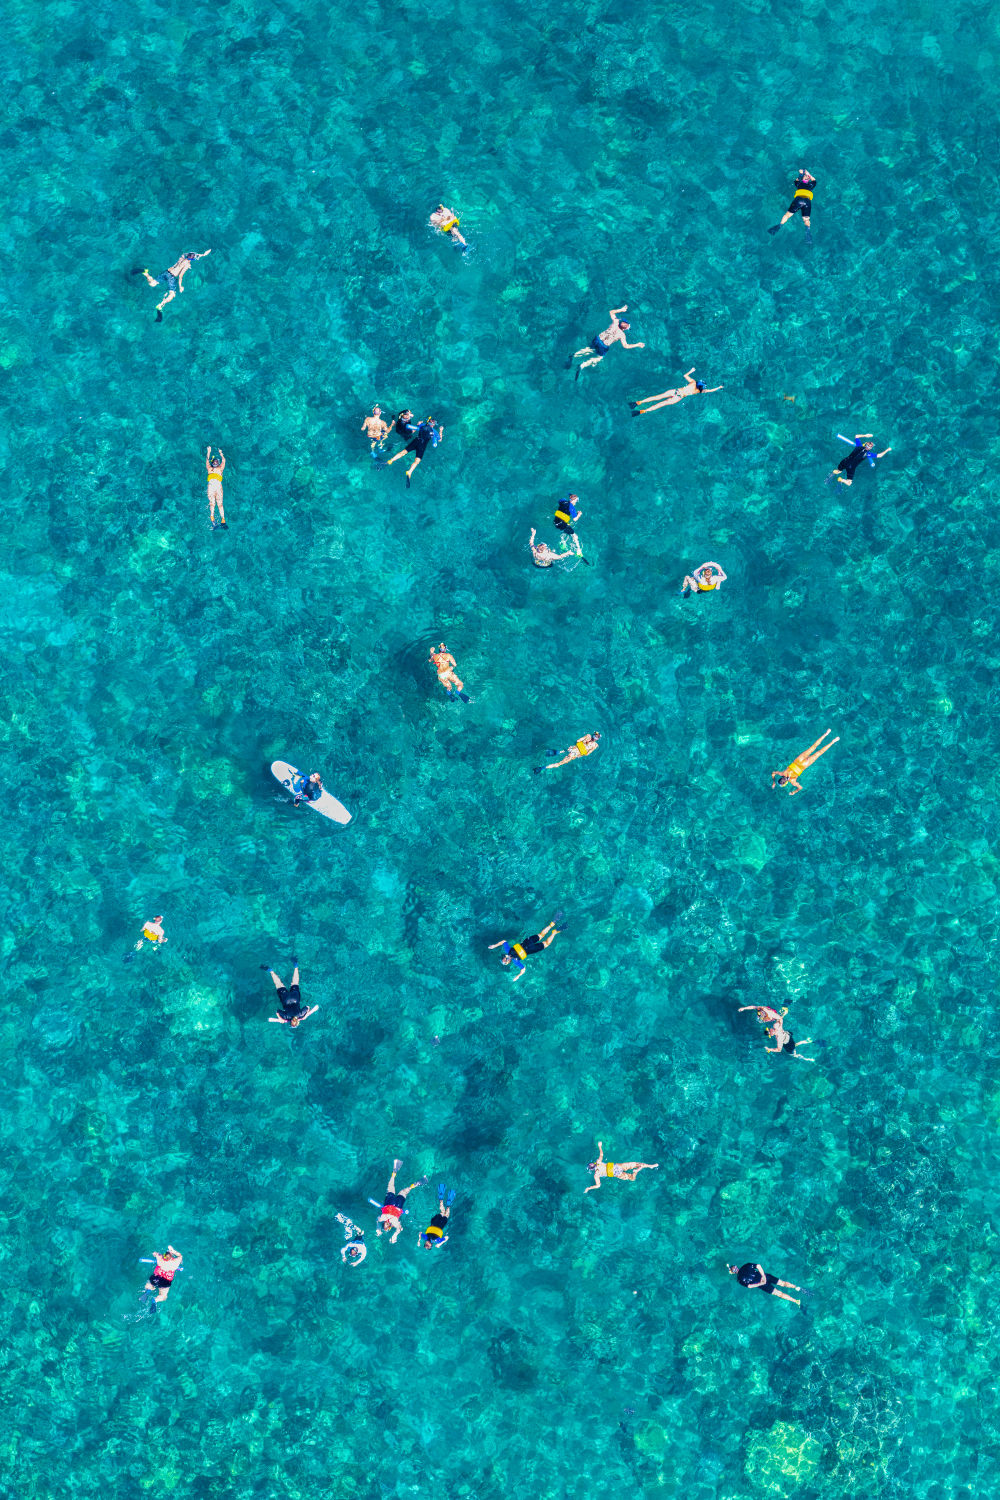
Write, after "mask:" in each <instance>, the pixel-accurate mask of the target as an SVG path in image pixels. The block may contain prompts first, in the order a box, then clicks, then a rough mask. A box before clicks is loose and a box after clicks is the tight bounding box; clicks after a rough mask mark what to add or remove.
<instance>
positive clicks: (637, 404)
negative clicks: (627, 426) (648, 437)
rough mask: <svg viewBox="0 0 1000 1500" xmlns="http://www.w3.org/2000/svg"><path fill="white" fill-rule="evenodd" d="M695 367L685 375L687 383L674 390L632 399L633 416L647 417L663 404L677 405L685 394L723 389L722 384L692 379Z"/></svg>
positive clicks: (704, 393) (709, 392)
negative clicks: (708, 383) (711, 383)
mask: <svg viewBox="0 0 1000 1500" xmlns="http://www.w3.org/2000/svg"><path fill="white" fill-rule="evenodd" d="M694 371H695V367H694V365H692V366H691V368H690V370H688V371H687V372H686V374H685V376H684V379H685V380H686V381H687V385H678V386H675V388H674V389H673V390H672V391H661V392H660V394H659V395H658V396H643V397H641V398H640V400H638V401H630V402H629V406H631V408H632V415H633V417H647V416H648V415H649V413H650V412H651V411H659V409H660V407H661V406H676V405H677V403H678V401H683V400H684V397H685V396H710V395H711V394H712V392H713V391H721V390H722V389H723V387H722V386H721V385H710V386H706V385H705V382H704V381H703V380H692V378H691V377H692V376H693V375H694Z"/></svg>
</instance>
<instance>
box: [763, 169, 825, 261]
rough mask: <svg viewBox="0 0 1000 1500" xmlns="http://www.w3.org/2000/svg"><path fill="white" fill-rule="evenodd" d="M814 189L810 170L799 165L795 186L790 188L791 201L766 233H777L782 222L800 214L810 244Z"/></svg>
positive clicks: (813, 180)
mask: <svg viewBox="0 0 1000 1500" xmlns="http://www.w3.org/2000/svg"><path fill="white" fill-rule="evenodd" d="M815 191H816V179H815V177H814V176H813V175H812V173H811V172H807V171H806V169H805V167H800V168H799V175H798V177H796V179H795V186H794V188H793V190H792V201H791V203H789V205H788V207H787V209H786V210H785V212H784V214H783V215H782V217H781V218H780V219H779V221H778V223H777V224H772V225H771V227H770V229H769V230H768V231H767V232H768V234H777V232H778V230H779V229H780V228H781V226H782V224H787V223H788V221H789V219H790V218H791V217H792V215H793V214H801V215H802V226H803V228H804V229H805V232H806V244H807V245H811V244H812V226H811V224H810V215H811V213H812V200H813V193H814V192H815Z"/></svg>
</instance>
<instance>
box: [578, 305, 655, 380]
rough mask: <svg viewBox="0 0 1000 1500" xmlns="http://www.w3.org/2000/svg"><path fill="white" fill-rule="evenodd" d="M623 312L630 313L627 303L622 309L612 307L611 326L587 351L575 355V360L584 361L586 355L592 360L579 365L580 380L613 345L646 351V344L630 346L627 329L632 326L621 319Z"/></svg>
mask: <svg viewBox="0 0 1000 1500" xmlns="http://www.w3.org/2000/svg"><path fill="white" fill-rule="evenodd" d="M623 312H628V304H627V303H624V304H623V305H622V306H621V307H610V308H609V309H608V317H609V318H610V319H611V323H610V325H609V326H608V327H607V328H605V330H604V332H603V333H598V334H595V335H594V337H593V338H592V339H591V341H590V343H589V344H588V345H587V347H586V348H585V349H578V350H577V351H576V353H575V354H574V355H573V359H582V358H583V356H584V355H585V354H589V355H590V356H591V358H590V359H584V361H583V364H582V365H577V369H576V373H577V378H578V379H579V376H580V371H581V370H585V369H586V368H587V366H588V365H599V364H600V362H601V360H602V359H603V358H604V356H605V355H606V354H607V352H608V350H609V349H610V348H611V346H612V344H621V346H622V348H623V349H645V347H646V346H645V344H630V343H629V342H628V340H627V339H626V337H625V329H626V328H630V327H631V326H632V325H631V324H630V323H625V322H623V321H622V320H621V319H620V318H619V316H618V314H619V313H623ZM573 359H571V360H569V362H568V363H569V364H572V363H573Z"/></svg>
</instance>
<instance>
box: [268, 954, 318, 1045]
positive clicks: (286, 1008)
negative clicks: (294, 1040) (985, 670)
mask: <svg viewBox="0 0 1000 1500" xmlns="http://www.w3.org/2000/svg"><path fill="white" fill-rule="evenodd" d="M292 963H293V964H294V965H295V969H294V972H293V974H292V983H291V985H290V987H289V988H288V989H286V988H285V986H284V985H283V984H282V982H281V980H280V979H279V978H278V976H277V974H276V973H275V972H274V970H273V969H272V968H271V966H270V964H261V968H262V969H266V970H267V972H268V973H269V974H270V976H271V978H272V979H273V981H274V987H275V989H276V990H277V991H278V999H279V1001H280V1002H281V1010H280V1011H279V1012H278V1014H277V1015H276V1016H268V1018H267V1019H268V1021H270V1022H272V1024H275V1025H279V1026H291V1027H293V1028H294V1027H296V1026H297V1025H298V1024H299V1022H300V1021H308V1019H309V1017H310V1016H311V1015H313V1013H314V1012H315V1011H317V1010H319V1006H318V1005H310V1007H309V1009H308V1010H307V1009H306V1007H305V1006H304V1005H303V1004H302V993H301V991H300V989H299V965H298V960H297V959H294V958H293V959H292Z"/></svg>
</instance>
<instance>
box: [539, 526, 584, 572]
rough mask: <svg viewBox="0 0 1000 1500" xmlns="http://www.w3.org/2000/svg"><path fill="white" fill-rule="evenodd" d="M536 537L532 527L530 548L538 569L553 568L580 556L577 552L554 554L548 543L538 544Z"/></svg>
mask: <svg viewBox="0 0 1000 1500" xmlns="http://www.w3.org/2000/svg"><path fill="white" fill-rule="evenodd" d="M535 536H536V532H535V528H534V526H532V528H531V536H530V538H529V546H530V547H531V556H532V558H533V559H534V563H535V567H536V568H551V566H552V564H553V563H557V562H569V560H570V558H576V557H577V556H578V555H579V554H578V553H577V552H576V551H567V552H553V550H552V548H551V547H550V546H549V544H548V542H536V541H535Z"/></svg>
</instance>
